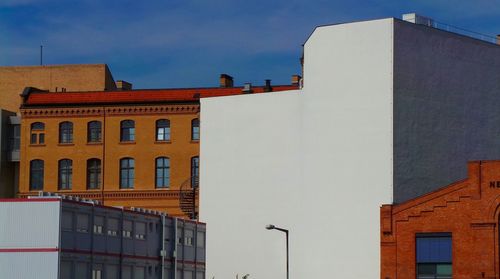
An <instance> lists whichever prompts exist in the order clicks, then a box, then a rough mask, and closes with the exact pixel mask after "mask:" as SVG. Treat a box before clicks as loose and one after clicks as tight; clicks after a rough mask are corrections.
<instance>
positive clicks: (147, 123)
mask: <svg viewBox="0 0 500 279" xmlns="http://www.w3.org/2000/svg"><path fill="white" fill-rule="evenodd" d="M21 113H22V123H21V129H22V132H21V134H22V139H21V162H20V182H19V184H20V185H19V196H21V197H24V196H27V195H29V194H35V193H36V192H37V191H30V161H32V160H35V159H39V160H43V161H44V183H43V184H44V187H43V191H47V192H59V193H61V194H68V195H78V196H82V197H86V198H92V199H99V200H103V201H104V203H105V204H107V205H117V206H126V207H143V208H149V209H154V210H160V211H166V212H167V213H169V214H170V215H173V216H184V213H183V212H182V211H181V210H180V208H179V189H180V186H181V185H182V183H184V182H185V181H187V180H189V179H190V176H191V158H192V157H195V156H198V155H199V142H198V141H197V140H195V141H193V140H191V123H192V120H193V119H196V118H198V115H199V104H198V103H187V104H163V105H145V106H139V105H136V106H108V107H95V106H85V107H67V108H25V109H23V110H22V111H21ZM158 119H168V120H169V121H170V134H171V137H170V141H167V142H164V141H156V127H155V125H156V120H158ZM123 120H133V121H135V141H133V142H121V141H120V122H121V121H123ZM63 121H70V122H72V123H73V142H72V143H71V144H61V143H59V124H60V123H61V122H63ZM90 121H100V122H101V123H102V140H101V142H100V143H88V142H87V124H88V123H89V122H90ZM34 122H42V123H44V124H45V130H44V133H45V143H44V144H31V143H30V136H31V131H30V129H31V124H32V123H34ZM162 156H164V157H168V158H169V159H170V187H169V188H166V189H157V188H156V187H155V170H156V167H155V159H156V158H157V157H162ZM125 157H130V158H133V159H134V160H135V170H134V172H135V179H134V188H133V189H120V185H119V179H120V166H119V163H120V159H121V158H125ZM92 158H97V159H100V160H101V179H102V185H101V188H100V189H98V190H88V189H87V165H86V164H87V160H88V159H92ZM61 159H71V160H72V161H73V167H72V169H73V171H72V172H73V173H72V189H71V190H62V191H61V190H58V161H59V160H61Z"/></svg>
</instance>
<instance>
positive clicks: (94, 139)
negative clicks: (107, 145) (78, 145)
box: [87, 120, 102, 143]
mask: <svg viewBox="0 0 500 279" xmlns="http://www.w3.org/2000/svg"><path fill="white" fill-rule="evenodd" d="M87 142H88V143H100V142H102V123H101V121H97V120H93V121H89V122H88V123H87Z"/></svg>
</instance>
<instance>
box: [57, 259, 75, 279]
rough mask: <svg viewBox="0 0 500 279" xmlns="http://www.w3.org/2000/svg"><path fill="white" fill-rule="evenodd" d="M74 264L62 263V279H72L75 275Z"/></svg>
mask: <svg viewBox="0 0 500 279" xmlns="http://www.w3.org/2000/svg"><path fill="white" fill-rule="evenodd" d="M72 267H73V264H72V263H71V262H70V261H61V275H60V276H61V277H60V278H71V276H72V274H73V268H72Z"/></svg>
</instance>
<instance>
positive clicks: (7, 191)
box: [0, 109, 17, 198]
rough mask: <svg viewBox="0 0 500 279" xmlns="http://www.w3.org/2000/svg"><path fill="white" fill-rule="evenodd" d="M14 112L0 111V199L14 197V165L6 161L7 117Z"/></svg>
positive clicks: (7, 141) (7, 144) (7, 148)
mask: <svg viewBox="0 0 500 279" xmlns="http://www.w3.org/2000/svg"><path fill="white" fill-rule="evenodd" d="M14 115H16V114H15V113H14V112H10V111H6V110H1V109H0V198H12V197H14V194H15V193H14V191H15V184H16V171H17V169H16V164H17V163H13V162H9V161H8V160H7V158H8V156H7V153H8V152H9V132H10V131H9V116H14Z"/></svg>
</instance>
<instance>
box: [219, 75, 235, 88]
mask: <svg viewBox="0 0 500 279" xmlns="http://www.w3.org/2000/svg"><path fill="white" fill-rule="evenodd" d="M220 87H221V88H228V87H233V77H232V76H230V75H227V74H221V75H220Z"/></svg>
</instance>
